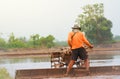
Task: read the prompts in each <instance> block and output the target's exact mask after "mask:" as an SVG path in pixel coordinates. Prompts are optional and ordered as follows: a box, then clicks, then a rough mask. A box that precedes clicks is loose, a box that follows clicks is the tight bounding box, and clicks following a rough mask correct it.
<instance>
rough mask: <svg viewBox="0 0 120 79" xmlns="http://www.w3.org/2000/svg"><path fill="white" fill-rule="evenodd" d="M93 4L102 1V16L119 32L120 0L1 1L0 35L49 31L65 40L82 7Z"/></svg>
mask: <svg viewBox="0 0 120 79" xmlns="http://www.w3.org/2000/svg"><path fill="white" fill-rule="evenodd" d="M94 3H103V4H104V14H105V17H106V18H107V19H109V20H111V21H112V23H113V28H112V33H113V34H114V35H120V0H0V35H1V36H2V37H8V35H9V34H10V33H12V32H13V33H14V34H15V36H16V37H23V36H25V37H29V36H30V35H32V34H39V35H40V36H47V35H49V34H51V35H53V36H54V37H55V38H56V39H57V40H66V39H67V35H68V32H69V31H71V27H72V26H73V25H74V24H75V20H76V18H77V17H78V15H79V14H81V12H82V8H81V7H83V6H85V5H86V4H94ZM1 33H2V34H1Z"/></svg>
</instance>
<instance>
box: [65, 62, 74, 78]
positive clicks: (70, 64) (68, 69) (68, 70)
mask: <svg viewBox="0 0 120 79" xmlns="http://www.w3.org/2000/svg"><path fill="white" fill-rule="evenodd" d="M74 63H75V61H74V60H70V63H69V65H68V67H67V71H66V74H65V75H66V76H67V75H68V74H69V72H70V70H71V69H72V67H73V65H74Z"/></svg>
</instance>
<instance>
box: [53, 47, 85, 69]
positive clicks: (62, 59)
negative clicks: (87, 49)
mask: <svg viewBox="0 0 120 79" xmlns="http://www.w3.org/2000/svg"><path fill="white" fill-rule="evenodd" d="M70 57H71V50H70V49H69V48H62V49H61V51H59V52H52V53H51V68H62V67H67V66H68V64H69V61H70V59H71V58H70ZM74 65H75V67H77V68H80V67H81V66H82V65H83V60H80V59H78V60H77V61H76V62H75V64H74Z"/></svg>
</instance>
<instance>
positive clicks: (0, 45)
mask: <svg viewBox="0 0 120 79" xmlns="http://www.w3.org/2000/svg"><path fill="white" fill-rule="evenodd" d="M2 48H6V41H5V40H4V39H3V38H0V49H2Z"/></svg>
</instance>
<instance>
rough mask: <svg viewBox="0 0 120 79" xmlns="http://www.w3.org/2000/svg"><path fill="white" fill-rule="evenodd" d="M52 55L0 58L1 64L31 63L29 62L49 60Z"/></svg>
mask: <svg viewBox="0 0 120 79" xmlns="http://www.w3.org/2000/svg"><path fill="white" fill-rule="evenodd" d="M49 61H50V57H35V58H9V59H7V58H6V59H0V64H13V63H29V62H33V63H36V62H49Z"/></svg>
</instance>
